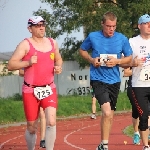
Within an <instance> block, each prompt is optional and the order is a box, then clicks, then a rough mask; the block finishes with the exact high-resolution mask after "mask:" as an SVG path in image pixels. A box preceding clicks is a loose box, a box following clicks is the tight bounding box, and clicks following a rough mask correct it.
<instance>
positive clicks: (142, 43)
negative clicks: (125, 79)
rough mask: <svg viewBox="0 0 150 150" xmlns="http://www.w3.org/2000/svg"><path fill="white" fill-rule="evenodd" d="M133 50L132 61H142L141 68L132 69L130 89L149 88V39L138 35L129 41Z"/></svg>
mask: <svg viewBox="0 0 150 150" xmlns="http://www.w3.org/2000/svg"><path fill="white" fill-rule="evenodd" d="M129 42H130V45H131V47H132V50H133V59H134V58H135V57H136V56H138V58H139V59H140V58H141V59H143V60H144V64H143V66H138V67H132V87H150V39H147V40H146V39H143V38H142V37H141V36H140V35H138V36H136V37H133V38H130V39H129Z"/></svg>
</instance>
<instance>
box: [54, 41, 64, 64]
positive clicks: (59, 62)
mask: <svg viewBox="0 0 150 150" xmlns="http://www.w3.org/2000/svg"><path fill="white" fill-rule="evenodd" d="M54 45H55V55H54V59H55V66H62V64H63V60H62V57H61V55H60V53H59V48H58V44H57V42H56V41H55V40H54Z"/></svg>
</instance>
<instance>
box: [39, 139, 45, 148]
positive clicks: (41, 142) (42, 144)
mask: <svg viewBox="0 0 150 150" xmlns="http://www.w3.org/2000/svg"><path fill="white" fill-rule="evenodd" d="M40 147H42V148H46V147H45V140H41V141H40Z"/></svg>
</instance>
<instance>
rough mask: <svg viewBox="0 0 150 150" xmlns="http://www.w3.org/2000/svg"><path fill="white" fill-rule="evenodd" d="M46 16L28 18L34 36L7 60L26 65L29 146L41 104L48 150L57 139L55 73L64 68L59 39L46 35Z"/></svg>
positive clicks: (31, 149) (17, 65) (33, 140)
mask: <svg viewBox="0 0 150 150" xmlns="http://www.w3.org/2000/svg"><path fill="white" fill-rule="evenodd" d="M45 26H46V23H45V20H44V19H43V18H42V17H41V16H33V17H31V18H30V19H29V20H28V30H29V32H30V33H31V34H32V37H31V38H26V39H25V40H23V41H22V42H20V43H19V45H18V46H17V48H16V50H15V52H14V54H13V55H12V57H11V58H10V60H9V62H8V69H9V70H19V69H22V68H24V84H23V88H22V90H23V92H22V93H23V104H24V110H25V116H26V119H27V130H26V132H25V139H26V142H27V148H28V150H34V149H35V144H36V132H37V126H38V116H39V111H40V107H42V108H43V109H44V110H45V117H46V134H45V142H46V143H45V144H46V150H53V149H54V143H55V139H56V108H57V93H56V86H55V84H54V73H56V74H60V73H61V71H62V67H61V66H62V58H61V55H60V53H59V48H58V44H57V42H56V41H55V40H54V39H52V38H46V37H44V35H45Z"/></svg>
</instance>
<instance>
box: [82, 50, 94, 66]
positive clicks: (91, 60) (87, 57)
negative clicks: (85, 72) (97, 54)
mask: <svg viewBox="0 0 150 150" xmlns="http://www.w3.org/2000/svg"><path fill="white" fill-rule="evenodd" d="M79 53H80V55H81V56H82V57H83V58H84V59H86V60H87V61H88V62H89V63H91V64H93V61H94V59H93V58H92V57H91V56H90V55H89V53H88V52H87V51H84V50H82V49H80V50H79Z"/></svg>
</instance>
